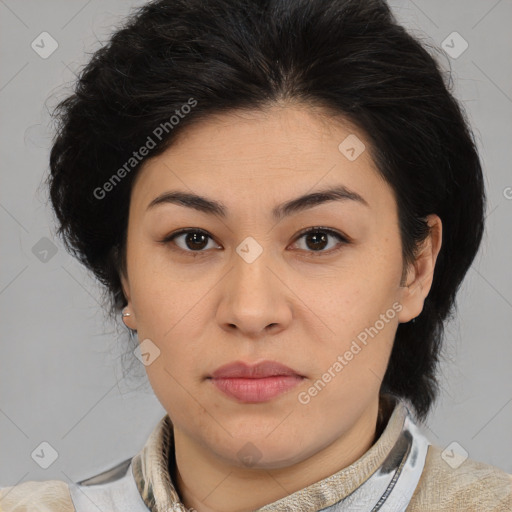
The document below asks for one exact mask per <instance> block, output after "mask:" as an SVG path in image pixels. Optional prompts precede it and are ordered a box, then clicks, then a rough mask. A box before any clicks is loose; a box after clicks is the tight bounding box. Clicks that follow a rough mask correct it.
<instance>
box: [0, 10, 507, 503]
mask: <svg viewBox="0 0 512 512" xmlns="http://www.w3.org/2000/svg"><path fill="white" fill-rule="evenodd" d="M57 116H58V119H59V120H60V123H61V124H60V128H59V132H58V134H57V137H56V139H55V141H54V145H53V147H52V151H51V157H50V168H51V175H50V177H49V180H48V186H49V190H50V196H51V201H52V205H53V208H54V210H55V213H56V217H57V219H58V222H59V234H60V235H62V238H63V240H64V242H65V243H66V245H67V247H68V249H69V250H70V251H71V252H72V253H73V254H74V255H75V256H76V257H77V258H79V260H80V261H81V262H82V263H83V264H84V265H85V266H86V267H87V268H88V269H90V270H91V271H92V272H93V273H94V275H95V276H96V277H97V278H98V280H99V281H100V282H101V283H103V284H104V285H105V287H106V289H107V290H108V292H109V294H110V295H109V297H110V311H111V312H112V314H115V315H117V314H119V315H121V314H122V319H123V321H124V323H125V325H126V326H127V328H128V329H129V332H130V334H131V335H133V336H136V338H137V339H138V342H139V343H140V346H139V352H138V356H139V358H140V360H141V361H142V362H143V364H144V365H145V368H146V372H147V375H148V378H149V381H150V383H151V385H152V388H153V390H154V392H155V394H156V396H157V397H158V399H159V401H160V402H161V403H162V405H163V407H164V408H165V410H166V411H167V414H166V416H165V417H164V418H162V420H161V422H160V423H159V424H158V425H157V426H156V427H155V430H154V432H153V433H152V435H151V436H150V438H149V439H148V441H147V443H146V445H145V446H144V447H143V448H142V449H141V451H140V452H139V453H138V454H136V455H135V456H134V457H132V458H129V459H127V460H126V461H125V462H124V463H122V464H120V465H119V466H116V467H114V468H112V469H110V470H109V471H107V472H105V473H102V474H100V475H96V476H94V477H92V478H90V479H88V480H86V481H82V482H79V483H66V482H63V481H55V480H53V481H47V482H25V483H22V484H19V485H18V486H14V487H9V488H3V489H1V490H0V507H1V510H2V511H14V510H16V511H19V510H30V511H34V510H52V511H53V510H56V511H57V510H58V511H66V512H68V511H75V510H76V511H79V512H84V511H86V510H91V507H92V508H93V509H94V510H96V509H99V510H105V511H107V510H108V511H113V510H115V511H136V512H138V511H140V512H142V511H147V510H150V511H153V512H160V511H164V510H165V511H168V510H181V511H184V510H196V511H199V512H210V511H222V512H242V511H244V512H245V511H250V510H261V511H285V510H287V511H296V510H303V511H320V510H328V511H333V512H334V511H342V510H372V511H377V510H379V511H391V510H393V511H398V510H400V511H402V510H407V511H413V512H416V511H432V510H453V511H456V510H465V511H467V510H475V511H476V510H478V511H480V510H494V511H506V510H512V497H511V486H512V477H511V475H508V474H506V473H505V472H503V471H501V470H499V469H498V468H495V467H493V466H490V465H486V464H483V463H479V462H476V461H473V460H471V459H467V460H464V461H463V462H461V461H460V460H458V461H456V460H455V459H457V457H459V455H457V453H455V452H454V451H453V450H452V451H451V452H450V451H449V452H448V453H445V452H442V451H441V448H439V447H437V446H435V445H432V444H431V443H430V442H429V441H428V439H427V438H426V437H424V436H423V435H422V434H421V432H420V431H419V430H418V427H417V424H418V423H419V422H420V421H422V420H424V419H425V418H426V417H427V415H428V413H429V411H430V409H431V407H432V404H433V402H434V400H435V397H436V395H437V391H438V384H437V380H436V368H437V361H438V355H439V351H440V348H441V344H442V338H443V325H444V321H445V320H446V319H447V318H449V315H450V313H451V312H452V311H453V308H454V304H455V297H456V292H457V290H458V288H459V286H460V284H461V282H462V280H463V278H464V276H465V274H466V272H467V270H468V269H469V267H470V265H471V263H472V261H473V259H474V257H475V255H476V253H477V250H478V247H479V245H480V241H481V238H482V233H483V229H484V210H485V192H484V186H483V178H482V169H481V165H480V161H479V156H478V154H477V151H476V148H475V145H474V140H473V136H472V132H471V130H470V128H469V126H468V123H467V122H466V120H465V117H464V114H463V111H462V109H461V108H460V106H459V104H458V103H457V101H456V100H455V99H454V97H453V96H452V95H451V93H450V92H449V91H448V90H447V87H446V86H445V84H444V81H443V77H442V73H441V71H440V69H439V67H438V65H437V64H436V62H435V60H434V59H433V57H432V56H431V55H430V54H429V53H428V52H427V51H426V49H425V48H424V47H422V45H421V44H420V43H419V42H417V41H416V40H415V39H414V38H412V37H411V36H410V35H409V34H408V33H407V32H406V31H405V30H404V28H403V27H401V26H400V25H398V24H397V22H396V20H395V19H394V18H393V16H392V14H391V12H390V11H389V8H388V6H387V5H386V4H385V2H383V1H378V0H365V1H362V0H358V1H355V0H352V1H351V0H328V1H322V2H320V1H319V0H314V1H312V0H294V1H291V0H281V1H278V0H260V1H256V0H251V1H250V0H245V1H240V0H237V1H231V2H230V1H228V0H210V1H208V2H205V1H204V0H193V1H192V0H159V1H155V2H151V3H148V4H146V5H145V6H143V7H142V8H141V9H140V10H139V11H138V12H137V13H136V14H135V15H133V16H132V17H131V18H130V19H129V20H128V22H127V24H126V26H125V27H124V28H122V29H120V30H118V31H117V32H116V33H115V34H114V35H113V36H112V38H111V41H110V42H109V43H108V44H107V45H106V46H105V47H103V48H101V49H100V50H99V51H97V52H96V54H95V55H94V56H93V58H92V59H91V61H90V63H89V64H88V65H87V67H86V68H85V69H84V70H83V72H82V73H81V76H80V78H79V80H78V82H77V87H76V91H75V93H74V94H73V95H72V96H70V97H69V98H67V99H66V100H65V101H63V102H62V103H61V105H60V106H59V108H58V109H57ZM459 458H460V457H459Z"/></svg>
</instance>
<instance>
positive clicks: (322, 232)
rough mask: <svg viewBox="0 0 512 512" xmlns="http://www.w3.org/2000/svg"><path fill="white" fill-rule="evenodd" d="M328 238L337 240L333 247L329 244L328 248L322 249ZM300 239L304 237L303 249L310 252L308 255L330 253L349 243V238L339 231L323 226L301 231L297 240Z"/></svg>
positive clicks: (327, 243)
mask: <svg viewBox="0 0 512 512" xmlns="http://www.w3.org/2000/svg"><path fill="white" fill-rule="evenodd" d="M329 238H336V239H337V240H338V244H334V249H332V247H333V246H332V245H331V249H330V250H324V249H325V248H326V247H327V246H329ZM301 239H304V241H305V245H306V249H305V250H306V251H307V252H310V253H311V254H308V256H321V255H322V254H324V255H325V254H331V253H333V252H336V251H338V250H339V249H341V246H342V245H344V244H348V243H350V241H349V239H348V238H347V237H345V236H343V235H342V234H341V233H338V232H337V231H334V230H332V229H329V228H323V227H315V228H308V229H307V230H306V231H303V232H302V233H300V234H299V237H298V238H297V240H301ZM308 249H312V250H308Z"/></svg>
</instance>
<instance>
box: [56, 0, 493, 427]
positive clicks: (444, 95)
mask: <svg viewBox="0 0 512 512" xmlns="http://www.w3.org/2000/svg"><path fill="white" fill-rule="evenodd" d="M427 48H429V49H431V50H432V52H439V53H440V51H439V49H438V48H436V47H435V46H432V48H431V45H429V44H428V43H425V42H420V41H419V40H418V39H417V38H415V37H413V36H412V35H410V34H409V33H408V32H407V31H406V30H405V29H404V28H403V27H402V26H400V25H399V24H398V23H397V21H396V19H395V18H394V16H393V14H392V13H391V12H390V9H389V7H388V5H387V4H386V3H385V2H384V1H382V0H158V1H153V2H149V3H148V4H145V5H144V6H142V7H140V8H139V9H137V10H136V11H135V12H133V13H132V15H131V16H129V17H128V18H126V21H125V24H124V26H123V27H120V28H119V29H118V30H117V31H116V32H115V33H114V34H113V35H112V36H111V38H110V39H109V41H108V42H107V44H105V45H104V46H103V47H102V48H100V49H99V50H98V51H96V52H95V53H94V54H93V56H92V58H91V59H90V61H89V62H88V63H87V65H85V67H84V68H83V69H82V70H81V72H80V75H79V77H78V79H77V82H76V84H75V89H74V93H73V94H72V95H70V96H69V97H67V98H66V99H64V100H63V101H61V102H60V103H59V104H58V105H57V107H56V108H55V111H54V116H55V118H56V119H57V122H58V124H57V126H58V130H57V133H56V135H55V138H54V141H53V147H52V149H51V155H50V171H51V172H50V176H49V177H48V185H49V191H50V197H51V201H52V205H53V208H54V210H55V213H56V216H57V218H58V221H59V222H60V226H59V229H58V232H57V234H58V235H60V236H61V237H62V239H63V240H64V243H65V246H66V248H67V250H68V251H70V252H71V253H72V254H73V255H74V256H75V257H77V258H78V259H79V260H80V261H81V262H82V263H83V264H84V265H85V266H86V267H87V268H88V269H90V270H91V271H92V272H93V273H94V275H95V276H96V278H97V279H99V281H100V282H101V283H102V284H103V285H104V286H105V287H106V290H107V292H108V297H109V299H108V302H109V306H110V309H109V312H110V314H112V315H116V316H117V315H118V313H119V311H120V310H121V308H122V307H124V306H125V305H126V299H125V297H124V295H123V292H122V288H121V282H120V272H125V270H126V260H125V257H126V254H125V249H126V247H125V242H126V230H127V222H128V210H129V201H130V192H131V187H132V182H133V179H134V178H135V176H136V174H137V171H138V170H139V169H140V166H141V164H142V163H143V162H144V159H143V158H141V159H140V161H138V160H137V161H135V160H130V158H132V159H133V158H134V155H133V152H134V151H137V150H138V149H139V148H140V147H142V146H144V145H148V144H149V143H148V141H149V139H148V137H150V138H151V139H152V141H153V144H154V146H155V147H154V148H152V149H151V150H150V152H149V156H148V158H149V157H154V156H157V155H158V154H160V153H161V152H162V151H164V150H165V149H167V148H168V147H169V146H170V145H171V144H172V142H173V141H174V140H175V137H176V135H177V134H178V133H180V132H182V131H183V130H184V129H186V128H187V127H188V126H190V125H193V123H195V122H197V121H198V120H200V119H203V118H206V117H208V116H209V115H211V114H219V113H223V112H225V113H227V112H230V111H235V110H237V109H247V110H255V109H260V110H262V109H266V108H268V107H269V106H272V105H276V104H283V103H286V102H287V101H293V102H297V103H301V104H304V105H306V106H308V105H309V106H311V107H313V106H319V107H322V110H323V111H325V112H326V113H327V114H331V115H336V116H340V118H341V119H345V120H347V121H348V122H351V123H353V125H354V126H356V127H358V128H359V129H360V130H361V131H362V133H364V134H365V135H366V137H367V139H368V141H370V146H371V147H370V148H369V151H370V154H371V155H372V157H373V159H374V161H375V163H376V165H377V167H378V170H379V172H380V173H381V174H382V176H383V177H384V179H385V180H386V181H387V182H388V183H389V184H390V186H391V188H392V189H393V191H394V194H395V197H396V201H397V205H398V212H399V227H400V235H401V240H402V250H403V263H404V270H405V269H406V267H407V265H408V264H410V263H411V262H413V261H414V257H415V255H416V251H417V248H418V247H419V244H420V243H421V242H422V241H423V240H424V239H425V237H426V236H427V235H428V233H429V227H428V225H427V224H426V222H425V217H426V216H427V215H428V214H430V213H435V214H437V215H439V217H440V218H441V220H442V223H443V244H442V248H441V251H440V254H439V256H438V259H437V264H436V269H435V273H434V278H433V283H432V287H431V290H430V293H429V295H428V297H427V298H426V300H425V302H424V308H423V311H422V313H421V314H420V315H419V317H417V319H416V321H415V322H409V323H405V324H404V323H402V324H399V326H398V330H397V333H396V337H395V342H394V347H393V350H392V354H391V358H390V362H389V366H388V369H387V372H386V374H385V377H384V379H383V382H382V387H381V391H382V392H390V393H392V394H395V395H398V396H400V397H402V398H403V399H405V400H408V401H409V402H410V403H411V404H412V406H413V407H414V409H415V412H416V415H417V417H418V418H420V419H425V418H426V416H427V414H428V412H429V410H430V408H431V406H432V404H433V402H434V400H435V398H436V396H437V393H438V386H439V385H438V381H437V378H436V368H437V363H438V361H439V357H440V349H441V346H442V339H443V336H444V325H443V322H444V321H445V320H447V318H448V317H449V316H450V315H452V314H453V309H454V308H455V307H456V305H455V297H456V293H457V290H458V288H459V286H460V284H461V282H462V280H463V278H464V276H465V274H466V272H467V270H468V269H469V266H470V265H471V263H472V261H473V259H474V257H475V255H476V252H477V250H478V247H479V245H480V242H481V238H482V235H483V229H484V216H483V215H484V209H485V201H486V198H485V191H484V184H483V176H482V169H481V165H480V161H479V156H478V153H477V150H476V144H475V142H474V136H473V133H472V132H471V130H470V128H469V123H468V121H467V119H466V115H465V113H464V110H463V108H462V107H461V106H460V105H459V103H458V102H457V100H456V99H455V98H454V97H453V96H452V94H451V92H449V89H450V87H451V84H450V80H451V74H450V72H445V71H443V70H442V69H441V67H440V65H439V64H438V63H437V62H436V60H435V58H434V56H433V54H431V53H429V52H428V51H427ZM444 73H446V75H447V76H446V80H445V79H444V78H443V74H444ZM445 82H446V83H445ZM185 105H189V107H188V108H187V109H186V108H185ZM172 116H174V117H175V120H174V121H173V119H172ZM176 120H177V122H175V121H176ZM158 127H160V131H158ZM157 133H158V134H159V135H160V137H157V135H156V134H157ZM127 162H131V164H130V165H131V167H132V169H127V166H126V163H127ZM123 166H124V167H123ZM121 168H124V169H125V172H122V171H121ZM118 170H119V171H118ZM116 172H117V174H116ZM107 183H110V185H105V184H107ZM98 190H102V191H103V192H101V193H100V192H98ZM106 190H108V196H107V198H106V199H103V198H101V197H100V198H99V197H98V196H101V195H103V196H105V194H106V193H105V191H106ZM94 191H96V192H94ZM402 284H404V283H402Z"/></svg>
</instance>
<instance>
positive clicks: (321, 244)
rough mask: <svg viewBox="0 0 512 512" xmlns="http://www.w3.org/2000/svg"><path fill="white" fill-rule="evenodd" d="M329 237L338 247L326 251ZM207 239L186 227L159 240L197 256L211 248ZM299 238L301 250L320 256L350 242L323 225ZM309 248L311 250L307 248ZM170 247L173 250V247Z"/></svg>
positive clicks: (308, 230) (205, 236)
mask: <svg viewBox="0 0 512 512" xmlns="http://www.w3.org/2000/svg"><path fill="white" fill-rule="evenodd" d="M182 237H184V238H182ZM180 238H182V240H181V244H180V243H177V242H175V240H180ZM329 238H336V239H337V240H338V247H336V244H335V248H334V249H331V250H328V251H326V250H324V249H325V248H326V246H328V245H329ZM208 239H210V241H213V238H212V237H211V235H210V234H209V233H208V232H207V231H203V230H202V229H197V228H188V229H182V230H180V231H177V232H176V233H172V234H171V235H169V236H167V237H165V238H164V239H163V240H160V242H161V243H162V244H164V245H168V244H169V242H173V244H174V245H176V246H177V247H178V250H181V251H184V252H187V253H189V254H190V255H191V256H199V255H200V254H202V253H204V252H206V251H205V250H204V249H211V248H212V247H208ZM300 239H304V240H305V242H306V249H303V250H305V251H306V252H309V253H311V254H309V255H308V256H320V255H322V254H326V253H327V254H330V253H333V252H336V251H337V250H339V249H340V248H341V247H340V245H343V244H349V243H350V240H349V239H348V238H347V237H345V236H343V235H342V234H341V233H338V232H337V231H334V230H332V229H330V228H323V227H314V228H308V229H307V230H304V231H302V232H301V233H299V236H298V238H296V240H300ZM295 243H296V242H295ZM311 248H312V250H308V249H311ZM172 249H173V250H175V249H174V248H172ZM315 253H316V254H315Z"/></svg>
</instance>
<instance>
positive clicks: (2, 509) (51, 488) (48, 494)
mask: <svg viewBox="0 0 512 512" xmlns="http://www.w3.org/2000/svg"><path fill="white" fill-rule="evenodd" d="M130 463H131V458H130V459H127V460H124V461H123V462H121V463H120V464H117V465H116V466H114V467H112V468H110V469H108V470H107V471H103V472H102V473H99V474H98V475H95V476H93V477H90V478H87V479H86V480H82V481H80V482H78V483H74V482H73V483H72V484H67V483H66V482H64V481H61V480H45V481H42V482H37V481H32V480H31V481H28V482H23V483H21V484H17V485H14V486H11V487H0V512H77V510H88V509H89V506H90V503H91V501H87V500H88V499H89V498H88V495H93V497H94V500H93V501H92V502H93V503H101V504H105V505H107V506H108V507H109V508H108V509H107V510H112V511H114V512H115V511H117V510H118V508H116V507H115V506H114V500H117V501H123V502H124V501H125V498H126V497H127V495H128V494H129V492H127V491H132V494H131V499H132V500H133V502H134V503H136V504H138V503H139V498H138V495H137V493H136V492H134V490H136V488H135V485H134V483H131V482H130V481H131V480H133V479H132V478H131V472H130V471H128V470H129V468H130ZM127 482H128V484H130V483H131V485H127ZM118 491H121V493H122V494H123V496H122V498H121V497H119V496H115V494H116V492H118ZM134 496H135V499H134ZM95 500H96V501H95ZM131 504H132V501H129V502H128V505H130V506H131ZM137 510H139V509H137ZM144 510H146V509H144Z"/></svg>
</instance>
